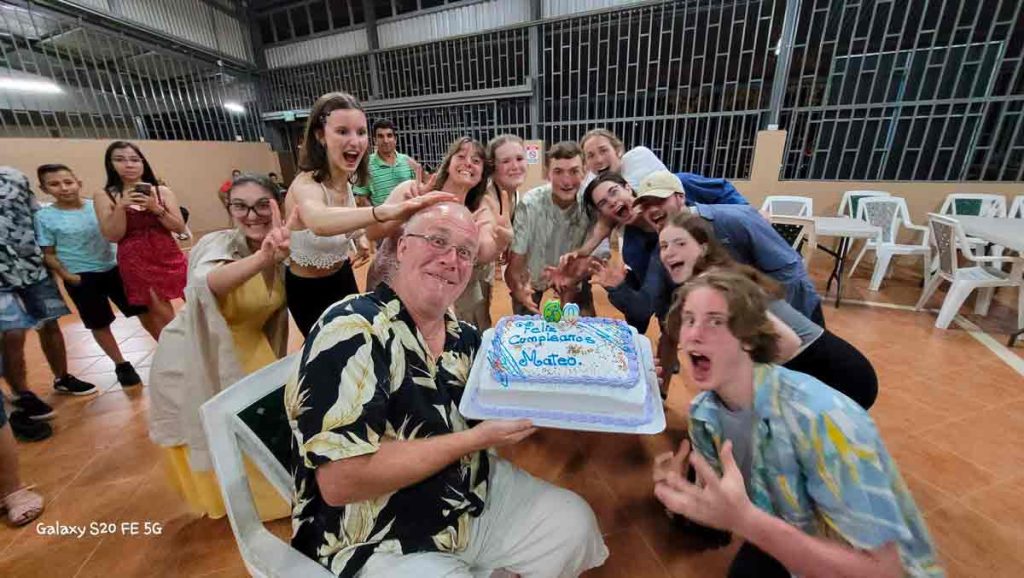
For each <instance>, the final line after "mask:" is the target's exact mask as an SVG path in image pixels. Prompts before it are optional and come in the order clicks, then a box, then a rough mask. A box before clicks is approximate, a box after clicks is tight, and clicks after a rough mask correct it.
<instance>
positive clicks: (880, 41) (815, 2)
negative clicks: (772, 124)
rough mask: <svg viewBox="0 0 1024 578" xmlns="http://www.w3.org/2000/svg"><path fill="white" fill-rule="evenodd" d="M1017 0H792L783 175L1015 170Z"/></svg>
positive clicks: (1023, 82) (1023, 97) (1018, 153)
mask: <svg viewBox="0 0 1024 578" xmlns="http://www.w3.org/2000/svg"><path fill="white" fill-rule="evenodd" d="M1021 4H1022V3H1021V2H1020V1H1019V0H959V1H958V0H942V1H928V0H905V1H902V2H891V1H881V0H875V1H871V0H861V1H859V2H858V1H852V0H851V1H846V2H835V1H831V0H804V2H803V3H802V5H801V8H800V14H799V27H798V34H797V39H796V41H795V43H794V48H793V61H792V62H793V66H792V69H791V71H790V77H789V82H788V87H787V91H786V95H785V103H784V105H783V109H782V116H781V118H782V126H783V127H784V128H786V129H788V131H789V133H788V142H787V148H786V157H785V164H784V166H783V169H782V176H783V178H787V179H814V180H821V179H856V180H937V181H945V180H953V181H957V180H1021V178H1022V176H1024V175H1022V171H1024V162H1022V160H1024V132H1022V131H1021V124H1022V119H1024V79H1022V75H1021V65H1022V54H1024V27H1021V25H1020V22H1021V20H1020V18H1021Z"/></svg>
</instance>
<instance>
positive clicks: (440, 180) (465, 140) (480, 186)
mask: <svg viewBox="0 0 1024 578" xmlns="http://www.w3.org/2000/svg"><path fill="white" fill-rule="evenodd" d="M467 144H468V145H470V146H472V147H473V152H475V153H476V154H478V155H480V160H481V162H482V166H483V169H482V171H483V172H481V173H480V182H479V183H477V184H476V186H474V187H473V188H472V189H470V190H469V192H468V193H466V207H468V208H469V210H471V211H475V210H477V209H479V208H480V201H481V199H483V197H484V193H486V192H487V181H488V180H489V179H490V177H491V166H490V165H489V164H488V162H487V151H486V150H485V149H484V145H482V144H480V141H478V140H476V139H475V138H471V137H468V136H464V137H462V138H458V139H456V140H455V142H453V143H452V146H450V147H448V152H447V153H445V155H444V160H443V161H441V168H439V169H437V178H436V179H435V181H434V188H435V189H437V190H439V191H440V190H441V189H442V188H443V187H444V184H445V182H446V181H448V170H449V169H450V168H451V166H452V159H454V158H455V155H456V154H458V152H459V150H460V149H461V148H462V147H463V146H465V145H467ZM498 198H499V199H500V198H501V197H500V196H499V197H498Z"/></svg>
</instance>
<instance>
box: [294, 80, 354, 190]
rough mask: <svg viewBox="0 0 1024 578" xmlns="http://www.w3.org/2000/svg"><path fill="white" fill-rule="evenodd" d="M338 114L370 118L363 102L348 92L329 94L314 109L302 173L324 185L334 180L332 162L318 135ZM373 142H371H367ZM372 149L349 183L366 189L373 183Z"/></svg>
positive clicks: (305, 139) (306, 135)
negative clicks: (352, 112)
mask: <svg viewBox="0 0 1024 578" xmlns="http://www.w3.org/2000/svg"><path fill="white" fill-rule="evenodd" d="M336 110H358V111H360V112H362V113H363V115H364V116H365V115H366V111H365V110H363V105H361V104H359V100H358V99H356V97H354V96H352V95H351V94H349V93H347V92H328V93H327V94H325V95H323V96H321V97H320V98H318V99H316V102H315V103H313V109H312V110H311V111H310V112H309V120H307V121H306V129H305V130H304V131H303V133H302V154H300V155H299V169H301V170H303V171H310V172H312V173H313V180H314V181H316V182H318V183H322V182H324V181H325V180H327V179H328V178H330V176H331V161H330V159H329V158H328V156H327V149H326V148H325V147H324V145H322V144H320V139H318V138H317V137H316V133H317V131H321V132H323V131H324V130H326V125H327V117H328V116H330V115H331V113H332V112H334V111H336ZM367 142H369V140H367ZM368 152H369V146H367V151H366V152H364V153H363V158H362V159H360V161H359V166H358V167H356V174H355V175H354V176H355V180H352V177H353V175H349V177H348V181H349V183H352V184H355V185H358V186H361V187H365V186H366V185H367V183H369V181H370V155H369V154H367V153H368Z"/></svg>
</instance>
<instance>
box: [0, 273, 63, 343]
mask: <svg viewBox="0 0 1024 578" xmlns="http://www.w3.org/2000/svg"><path fill="white" fill-rule="evenodd" d="M69 313H71V310H70V309H68V306H67V304H65V303H64V298H63V297H61V294H60V290H59V289H57V284H56V283H54V282H53V279H51V278H50V277H47V278H46V279H43V280H42V281H39V282H37V283H33V284H31V285H26V286H24V287H15V288H13V289H4V290H2V291H0V331H12V330H15V329H31V328H32V327H36V326H37V325H39V324H40V323H43V322H44V321H50V320H53V319H57V318H58V317H62V316H64V315H67V314H69Z"/></svg>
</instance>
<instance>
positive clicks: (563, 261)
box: [558, 251, 584, 269]
mask: <svg viewBox="0 0 1024 578" xmlns="http://www.w3.org/2000/svg"><path fill="white" fill-rule="evenodd" d="M583 256H584V255H582V254H580V252H579V251H569V252H568V253H566V254H565V255H562V256H561V257H559V258H558V268H559V269H565V268H566V267H568V266H570V265H572V264H573V263H574V262H575V261H576V260H577V259H579V258H581V257H583Z"/></svg>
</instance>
